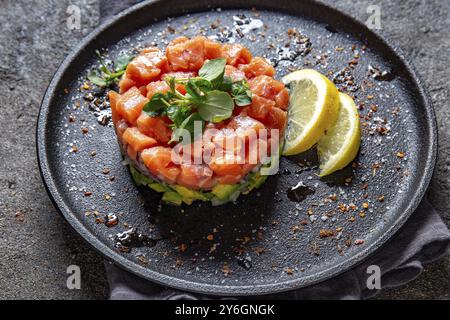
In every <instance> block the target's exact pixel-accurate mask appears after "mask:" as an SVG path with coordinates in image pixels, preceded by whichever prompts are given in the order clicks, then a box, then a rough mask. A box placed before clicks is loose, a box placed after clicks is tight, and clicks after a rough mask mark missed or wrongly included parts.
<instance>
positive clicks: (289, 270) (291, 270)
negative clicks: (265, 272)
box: [284, 267, 294, 276]
mask: <svg viewBox="0 0 450 320" xmlns="http://www.w3.org/2000/svg"><path fill="white" fill-rule="evenodd" d="M284 271H285V272H286V273H287V274H288V275H290V276H291V275H293V274H294V269H292V268H289V267H287V268H285V269H284Z"/></svg>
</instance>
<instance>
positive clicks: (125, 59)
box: [114, 55, 133, 72]
mask: <svg viewBox="0 0 450 320" xmlns="http://www.w3.org/2000/svg"><path fill="white" fill-rule="evenodd" d="M132 59H133V56H131V55H123V56H120V57H118V58H117V59H116V61H114V70H115V71H116V72H117V71H122V70H125V69H126V68H127V65H128V64H129V63H130V61H131V60H132Z"/></svg>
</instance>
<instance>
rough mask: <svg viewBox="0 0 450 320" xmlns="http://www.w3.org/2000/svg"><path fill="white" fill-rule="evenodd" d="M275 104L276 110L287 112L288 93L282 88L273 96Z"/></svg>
mask: <svg viewBox="0 0 450 320" xmlns="http://www.w3.org/2000/svg"><path fill="white" fill-rule="evenodd" d="M275 104H276V106H277V107H278V108H281V109H283V110H287V108H288V105H289V91H288V89H286V88H284V89H283V90H281V91H280V92H279V93H278V94H277V95H276V96H275Z"/></svg>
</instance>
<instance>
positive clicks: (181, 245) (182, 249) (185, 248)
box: [178, 243, 187, 252]
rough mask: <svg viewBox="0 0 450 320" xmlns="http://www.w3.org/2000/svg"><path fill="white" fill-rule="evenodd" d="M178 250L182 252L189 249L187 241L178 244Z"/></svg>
mask: <svg viewBox="0 0 450 320" xmlns="http://www.w3.org/2000/svg"><path fill="white" fill-rule="evenodd" d="M178 250H179V251H180V252H185V251H186V250H187V245H186V244H185V243H182V244H180V245H179V246H178Z"/></svg>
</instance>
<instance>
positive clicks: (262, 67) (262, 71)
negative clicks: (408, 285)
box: [239, 57, 275, 78]
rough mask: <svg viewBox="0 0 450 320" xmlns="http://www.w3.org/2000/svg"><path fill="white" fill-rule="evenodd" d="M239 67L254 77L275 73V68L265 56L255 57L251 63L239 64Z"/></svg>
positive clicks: (249, 76)
mask: <svg viewBox="0 0 450 320" xmlns="http://www.w3.org/2000/svg"><path fill="white" fill-rule="evenodd" d="M239 69H240V70H242V71H243V72H245V75H246V77H247V78H253V77H257V76H262V75H265V76H269V77H273V76H274V75H275V68H274V67H273V66H272V65H271V64H270V63H269V62H268V61H267V60H266V59H264V58H261V57H255V58H253V59H252V60H251V61H250V63H249V64H241V65H239Z"/></svg>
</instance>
